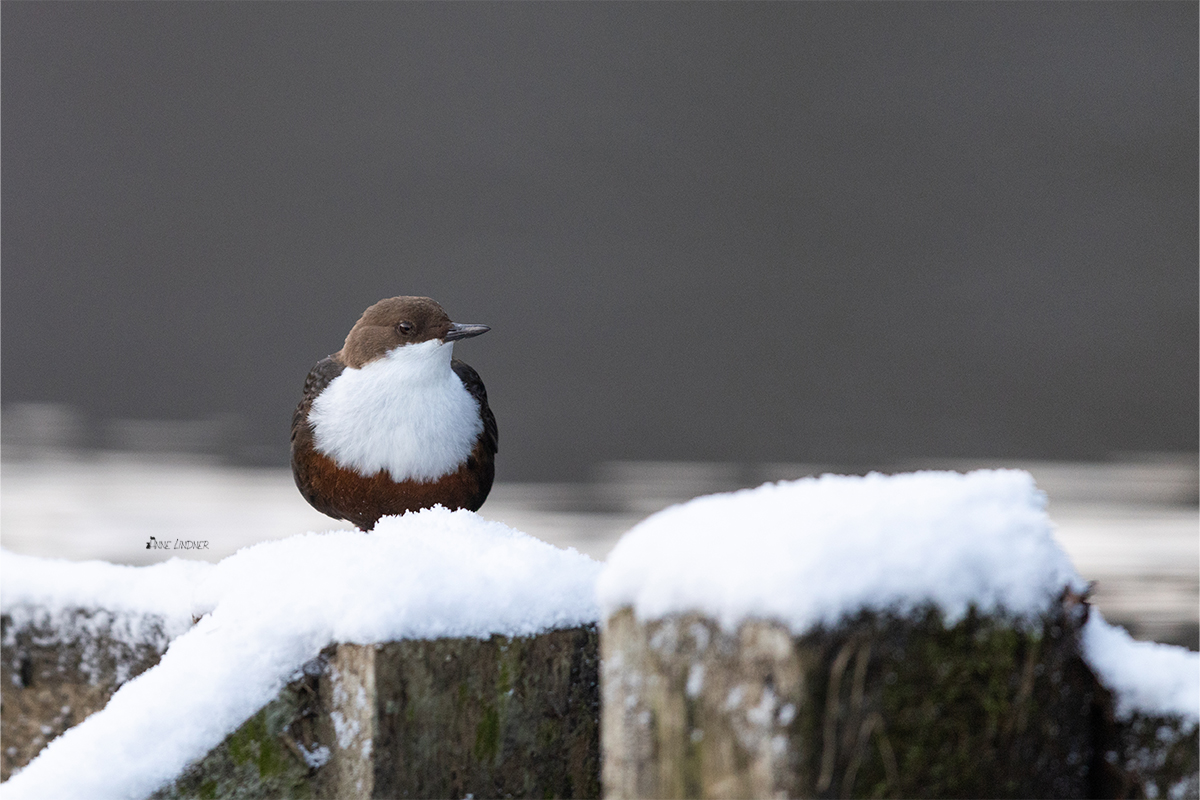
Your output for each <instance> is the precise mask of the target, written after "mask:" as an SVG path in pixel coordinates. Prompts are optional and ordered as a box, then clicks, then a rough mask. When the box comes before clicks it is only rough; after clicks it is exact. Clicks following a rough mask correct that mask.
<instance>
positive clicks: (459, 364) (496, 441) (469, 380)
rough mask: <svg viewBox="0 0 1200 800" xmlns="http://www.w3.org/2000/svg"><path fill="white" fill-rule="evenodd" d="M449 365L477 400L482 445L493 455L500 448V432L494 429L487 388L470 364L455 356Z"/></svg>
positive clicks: (494, 420) (494, 421)
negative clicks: (480, 418)
mask: <svg viewBox="0 0 1200 800" xmlns="http://www.w3.org/2000/svg"><path fill="white" fill-rule="evenodd" d="M450 367H451V369H453V370H454V374H455V375H457V376H458V379H459V380H461V381H462V382H463V386H465V387H467V391H468V392H470V393H471V396H472V397H474V398H475V399H476V400H477V401H479V414H480V416H482V417H483V446H484V448H486V449H487V451H488V453H490V454H492V455H495V453H496V452H497V451H498V450H499V449H500V432H499V431H498V430H497V429H496V416H495V415H494V414H492V410H491V409H490V408H488V401H487V389H485V388H483V381H482V380H481V379H480V377H479V373H478V372H476V371H475V370H474V369H472V368H471V365H470V364H467V363H466V362H463V361H459V360H458V359H457V358H456V359H453V360H452V361H451V362H450Z"/></svg>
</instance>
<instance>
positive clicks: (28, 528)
mask: <svg viewBox="0 0 1200 800" xmlns="http://www.w3.org/2000/svg"><path fill="white" fill-rule="evenodd" d="M3 455H4V460H3V461H2V462H0V543H2V545H3V547H4V548H6V549H8V550H11V551H13V552H18V553H26V554H30V555H37V556H45V557H57V558H67V559H72V560H81V559H103V560H106V561H112V562H117V563H125V564H149V563H153V562H157V561H162V560H165V559H167V558H170V557H172V556H179V557H183V558H202V559H205V560H209V561H217V560H219V559H221V558H224V557H225V556H227V555H229V554H231V553H233V552H235V551H237V550H238V549H239V548H242V547H246V546H248V545H252V544H255V543H257V542H261V541H265V540H270V539H279V538H283V537H286V536H290V535H293V534H296V533H302V532H305V531H324V530H331V529H336V528H340V527H344V523H337V522H335V521H334V520H331V519H329V518H327V517H325V516H323V515H321V514H319V513H317V512H316V511H314V510H313V509H311V508H310V507H309V506H308V504H306V503H305V502H304V501H303V499H302V498H301V497H300V495H299V493H298V492H297V491H296V488H295V486H294V485H293V483H292V478H291V474H290V472H288V471H287V470H283V469H277V468H275V469H257V468H247V467H235V466H227V465H222V464H220V463H218V462H217V461H215V460H213V459H210V460H207V461H206V460H205V459H203V458H199V457H192V458H186V459H185V458H181V457H178V456H174V457H172V456H165V455H155V454H150V453H139V454H132V453H119V452H111V451H93V452H89V453H85V452H81V451H72V450H68V449H66V448H42V449H37V450H34V449H31V448H28V447H24V448H23V447H5V449H4V452H3ZM981 466H1019V467H1021V468H1025V469H1028V470H1030V471H1031V472H1032V473H1033V475H1034V477H1035V478H1036V479H1037V481H1038V485H1039V486H1040V487H1042V488H1043V489H1044V490H1045V491H1046V492H1047V494H1048V495H1049V497H1050V515H1051V517H1052V518H1053V520H1054V521H1055V523H1057V526H1058V531H1057V536H1058V538H1059V541H1060V542H1061V543H1062V544H1063V546H1064V548H1065V549H1066V550H1067V551H1068V552H1069V553H1070V554H1071V557H1072V558H1073V559H1074V562H1075V564H1076V566H1077V567H1078V568H1079V570H1080V572H1081V573H1082V574H1083V575H1084V577H1085V578H1087V579H1089V580H1095V581H1097V582H1098V583H1097V589H1096V593H1095V595H1094V597H1095V602H1096V604H1097V605H1098V606H1099V607H1100V608H1101V609H1102V610H1103V612H1104V613H1105V616H1106V617H1108V618H1109V619H1111V620H1114V621H1118V622H1120V623H1122V624H1125V625H1126V626H1127V627H1129V628H1130V629H1131V631H1132V632H1133V633H1134V634H1135V635H1137V636H1139V637H1142V638H1149V639H1157V640H1159V641H1173V642H1177V643H1182V644H1188V645H1190V646H1191V647H1192V648H1196V646H1197V638H1198V635H1200V634H1198V631H1200V628H1198V617H1200V610H1198V609H1200V514H1198V512H1197V506H1196V493H1197V480H1198V479H1197V469H1196V460H1195V459H1169V458H1158V459H1150V458H1143V459H1139V460H1132V459H1131V460H1126V461H1122V462H1119V463H1111V464H1066V463H1045V462H1042V463H1038V462H1031V463H1021V464H1010V463H1006V464H998V463H996V462H990V463H984V462H953V461H944V462H914V463H909V464H897V465H892V466H891V467H890V468H889V469H888V470H887V471H906V470H909V469H917V468H933V467H940V468H943V469H945V468H951V469H960V470H965V469H971V468H975V467H981ZM825 471H839V472H856V471H857V472H862V471H864V470H861V469H854V468H846V467H842V468H838V467H836V466H834V465H803V464H774V465H737V464H696V463H654V462H619V463H612V464H607V465H604V466H603V467H602V468H601V469H600V470H598V472H597V475H596V478H595V480H594V481H592V482H590V483H580V484H554V483H544V484H505V483H501V484H498V485H497V486H496V487H495V488H494V489H493V491H492V495H491V497H490V498H489V499H488V501H487V503H486V504H485V505H484V507H483V509H482V511H481V514H482V516H484V517H487V518H489V519H495V520H499V521H501V522H504V523H506V524H508V525H510V526H512V527H514V528H517V529H519V530H523V531H525V532H527V533H529V534H532V535H534V536H537V537H539V538H541V539H543V540H545V541H548V542H551V543H553V544H556V545H559V546H563V547H568V546H569V547H575V548H577V549H578V550H580V551H582V552H585V553H587V554H589V555H591V556H593V557H595V558H597V559H603V558H605V557H606V556H607V554H608V552H609V551H610V550H611V549H612V547H613V545H614V544H615V543H616V541H617V539H618V538H619V537H620V536H621V534H622V533H624V532H625V531H626V530H628V529H629V528H630V527H632V526H633V525H634V524H636V523H637V522H638V521H639V520H641V519H643V518H644V517H645V516H647V515H648V514H651V513H653V512H655V511H657V510H659V509H661V508H665V507H666V506H668V505H671V504H672V503H677V502H681V501H683V500H687V499H689V498H691V497H694V496H696V495H699V494H706V493H710V492H716V491H727V490H731V489H736V488H739V487H744V486H754V485H758V484H760V483H762V482H764V481H767V480H778V479H787V478H797V477H802V476H804V475H811V474H819V473H821V472H825ZM152 536H153V537H155V540H156V541H157V542H159V543H161V542H167V543H170V545H171V546H172V549H167V550H163V549H147V545H148V543H149V542H150V537H152ZM189 541H190V542H199V543H206V544H204V545H202V547H203V549H189V550H182V551H181V550H177V549H174V547H175V545H176V544H177V543H182V542H189ZM193 547H195V545H193Z"/></svg>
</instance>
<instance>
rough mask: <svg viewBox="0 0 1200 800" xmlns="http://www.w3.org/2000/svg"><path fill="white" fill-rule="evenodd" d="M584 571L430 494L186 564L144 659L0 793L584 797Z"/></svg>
mask: <svg viewBox="0 0 1200 800" xmlns="http://www.w3.org/2000/svg"><path fill="white" fill-rule="evenodd" d="M80 566H81V567H86V569H87V570H89V571H97V572H102V573H105V574H108V573H110V572H112V570H114V569H118V568H114V567H113V566H112V565H95V564H93V565H80ZM599 567H600V565H599V564H597V563H596V562H594V561H592V560H591V559H589V558H587V557H586V556H584V555H581V554H580V553H578V552H575V551H574V550H560V549H558V548H555V547H552V546H551V545H548V544H546V543H544V542H540V541H538V540H536V539H533V538H532V537H530V536H526V535H525V534H522V533H519V532H517V531H514V530H512V529H510V528H507V527H505V526H504V525H501V524H499V523H495V522H488V521H487V520H484V519H483V518H481V517H479V516H477V515H475V514H472V513H470V512H466V511H456V512H449V511H446V510H444V509H432V510H427V511H423V512H419V513H417V514H407V515H405V516H403V517H392V518H385V519H384V520H382V521H381V522H380V523H379V525H377V526H376V528H375V530H374V531H372V532H371V533H370V534H364V533H361V532H358V531H336V532H332V533H328V534H308V535H305V536H296V537H292V538H291V539H286V540H282V541H277V542H269V543H264V544H261V545H258V546H256V547H252V548H247V549H245V550H242V551H239V552H238V553H237V554H236V555H234V556H231V557H229V558H227V559H225V560H224V561H222V562H221V563H220V564H218V565H215V566H213V565H200V572H199V573H198V574H197V575H195V576H193V579H192V580H189V581H180V584H181V585H180V586H179V587H177V588H178V591H177V594H179V595H182V596H184V597H187V598H189V600H188V608H189V611H188V613H187V627H186V630H185V631H184V632H181V633H180V634H179V635H177V636H176V637H175V638H174V639H173V640H172V641H171V643H170V646H169V647H168V648H167V650H166V652H165V653H163V655H162V658H161V660H160V661H159V662H158V663H157V664H156V665H155V666H153V667H151V668H150V669H147V670H146V671H145V672H143V673H142V674H141V675H140V676H139V677H138V678H137V679H136V680H133V681H129V682H128V683H126V684H125V685H123V686H122V687H121V688H120V689H119V690H117V691H116V693H115V694H113V695H112V698H111V699H110V700H109V702H108V704H107V705H106V706H105V707H104V709H103V710H101V711H99V712H98V713H96V714H93V715H92V716H91V717H89V718H88V719H87V720H85V721H84V722H82V723H80V724H79V725H77V726H75V727H74V728H72V729H70V730H68V731H66V732H65V733H63V734H62V735H61V736H59V737H58V738H57V739H56V740H55V741H53V742H51V743H50V744H49V745H48V746H47V747H46V748H45V749H44V750H43V751H42V752H41V753H40V754H39V755H38V756H37V757H36V758H35V759H34V760H33V761H32V762H31V763H30V764H29V765H28V766H27V767H25V769H24V770H22V771H21V772H19V773H17V774H15V775H13V776H12V777H11V778H9V780H8V781H6V782H5V784H4V796H5V798H8V799H10V800H18V798H42V797H55V798H62V799H63V800H66V799H67V798H93V797H114V796H121V797H125V796H131V797H161V798H167V797H196V796H202V797H226V796H237V797H272V798H275V797H339V798H340V797H388V798H391V797H402V796H417V797H429V796H435V797H442V796H447V797H448V796H459V797H462V796H467V795H474V796H477V797H484V796H538V797H543V796H554V797H563V796H575V797H588V796H593V797H594V796H598V795H599V789H600V784H599V760H600V750H599V686H598V679H599V674H598V673H599V663H598V662H599V652H598V651H599V642H598V632H597V628H596V625H597V622H598V620H599V612H598V607H597V605H596V602H595V596H594V584H595V577H596V575H597V574H598V571H599ZM144 569H145V570H147V571H152V570H155V569H158V567H150V568H144ZM6 570H7V567H6ZM135 572H137V571H136V570H135ZM139 575H144V573H141V572H137V575H133V576H131V581H132V582H133V583H137V582H138V581H137V577H138V576H139ZM5 577H6V581H7V571H6V573H5ZM58 583H59V584H61V582H58ZM59 588H60V589H61V588H62V587H61V585H60V586H59ZM4 593H5V595H4V596H5V598H6V599H7V598H9V589H8V586H7V585H6V586H5V588H4ZM106 594H108V592H100V593H99V594H98V595H96V596H93V597H92V598H91V604H92V605H93V606H95V605H97V604H98V605H101V606H102V605H103V598H104V596H106ZM69 600H70V598H67V597H63V596H61V593H60V596H57V597H55V598H54V602H55V603H60V604H61V603H65V602H68V601H69ZM193 617H194V618H195V619H196V620H197V621H196V622H195V624H194V625H193V624H192V619H193Z"/></svg>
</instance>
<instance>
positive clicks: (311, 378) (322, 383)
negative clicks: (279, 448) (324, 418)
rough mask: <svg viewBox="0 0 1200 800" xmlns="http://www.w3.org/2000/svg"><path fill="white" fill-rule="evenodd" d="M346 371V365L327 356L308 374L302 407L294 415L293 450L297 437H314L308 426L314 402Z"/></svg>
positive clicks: (301, 402)
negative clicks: (310, 410)
mask: <svg viewBox="0 0 1200 800" xmlns="http://www.w3.org/2000/svg"><path fill="white" fill-rule="evenodd" d="M344 369H346V365H345V364H342V363H341V362H339V361H336V360H335V359H334V358H333V356H326V357H325V358H322V359H321V360H320V361H318V362H317V364H316V366H314V367H313V368H312V371H311V372H309V373H308V377H307V378H305V380H304V397H303V398H301V400H300V405H298V406H296V411H295V413H294V414H292V447H293V449H294V448H295V446H296V437H297V436H301V435H307V436H312V428H311V427H310V426H309V425H308V412H309V409H311V408H312V404H313V400H315V399H316V398H317V395H319V394H320V393H321V392H323V391H325V387H326V386H328V385H329V383H330V382H331V381H332V380H333V379H334V378H336V377H337V376H338V375H341V374H342V371H343V370H344Z"/></svg>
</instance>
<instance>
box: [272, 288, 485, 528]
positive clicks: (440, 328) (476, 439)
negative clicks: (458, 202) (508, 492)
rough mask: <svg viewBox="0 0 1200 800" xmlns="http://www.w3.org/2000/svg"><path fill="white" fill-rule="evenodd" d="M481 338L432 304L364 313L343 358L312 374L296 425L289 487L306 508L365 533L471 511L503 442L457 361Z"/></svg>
mask: <svg viewBox="0 0 1200 800" xmlns="http://www.w3.org/2000/svg"><path fill="white" fill-rule="evenodd" d="M489 330H491V329H490V328H489V327H488V326H487V325H478V324H462V323H457V322H451V321H450V317H449V316H448V315H447V314H446V312H445V310H444V309H443V308H442V307H441V305H439V304H438V303H437V302H436V301H434V300H431V299H430V298H428V297H390V298H387V299H384V300H380V301H379V302H378V303H375V304H374V305H372V306H371V307H369V308H368V309H367V310H366V311H364V312H363V314H362V316H361V317H360V318H359V320H358V322H356V323H354V327H353V328H351V329H350V333H349V335H347V336H346V341H345V344H344V345H343V346H342V349H341V350H339V351H337V352H336V353H333V354H332V355H330V356H327V357H325V358H323V359H321V360H320V361H318V362H317V363H316V366H314V367H313V368H312V371H310V372H309V373H308V377H307V379H306V380H305V382H304V396H303V398H302V399H301V401H300V404H299V405H298V406H297V407H296V411H295V413H294V414H293V415H292V476H293V477H294V478H295V479H296V487H297V488H299V490H300V494H302V495H303V496H304V499H305V500H307V501H308V503H309V504H310V505H311V506H312V507H313V508H315V509H317V510H318V511H320V512H321V513H323V514H327V515H329V516H330V517H333V518H334V519H341V520H346V521H348V522H351V523H353V524H354V525H356V526H357V527H358V528H359V529H361V530H363V531H370V530H372V529H373V528H374V527H375V524H376V523H377V522H378V521H379V519H380V518H381V517H384V516H388V515H393V514H403V513H405V512H408V511H417V510H419V509H424V508H431V507H433V506H436V505H441V506H443V507H445V508H447V509H451V510H454V509H463V508H465V509H468V510H470V511H478V510H479V507H480V506H482V505H483V501H484V500H485V499H487V496H488V493H489V492H490V491H491V488H492V481H493V479H494V477H495V456H496V452H497V450H498V441H499V435H498V433H497V429H496V417H495V416H494V415H493V414H492V410H491V408H490V407H489V406H488V399H487V390H486V389H485V388H484V385H483V381H482V380H481V379H480V377H479V373H477V372H476V371H475V370H474V369H472V368H471V367H470V366H469V365H467V364H466V363H464V362H462V361H459V360H458V359H456V358H454V357H453V353H454V343H455V342H457V341H460V340H462V339H468V338H471V337H473V336H479V335H480V334H483V333H486V332H487V331H489Z"/></svg>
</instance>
